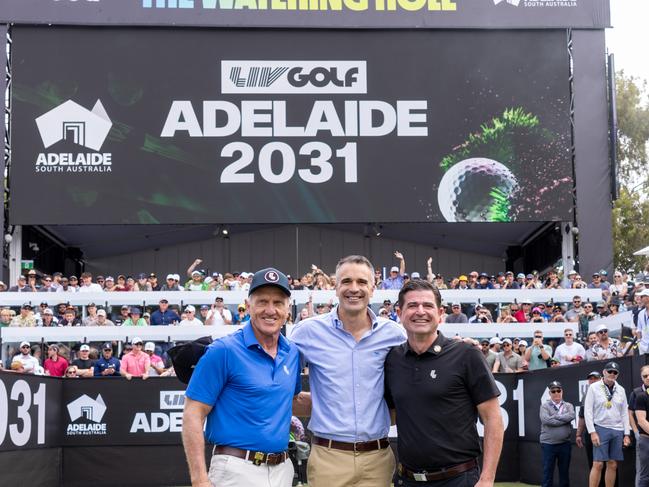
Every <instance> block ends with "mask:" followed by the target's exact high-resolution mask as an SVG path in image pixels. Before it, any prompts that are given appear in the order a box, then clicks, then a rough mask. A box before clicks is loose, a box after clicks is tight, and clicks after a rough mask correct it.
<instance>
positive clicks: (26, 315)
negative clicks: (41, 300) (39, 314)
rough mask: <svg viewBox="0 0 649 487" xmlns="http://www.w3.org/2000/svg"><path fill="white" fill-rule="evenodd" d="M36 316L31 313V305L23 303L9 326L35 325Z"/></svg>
mask: <svg viewBox="0 0 649 487" xmlns="http://www.w3.org/2000/svg"><path fill="white" fill-rule="evenodd" d="M36 324H37V323H36V317H35V316H34V313H32V305H31V304H29V303H25V304H23V305H22V306H21V307H20V314H19V315H18V316H15V317H14V318H13V319H12V320H11V323H9V326H21V327H30V328H31V327H33V326H36Z"/></svg>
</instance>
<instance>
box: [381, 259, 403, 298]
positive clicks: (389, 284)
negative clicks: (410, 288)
mask: <svg viewBox="0 0 649 487" xmlns="http://www.w3.org/2000/svg"><path fill="white" fill-rule="evenodd" d="M394 256H395V257H396V258H397V259H398V260H399V267H396V266H393V267H392V268H391V269H390V275H389V276H388V277H387V278H386V279H385V280H384V281H383V282H382V283H381V289H391V290H397V291H398V290H399V289H401V288H402V287H403V284H404V282H405V276H404V274H405V273H406V260H405V259H404V258H403V254H402V253H401V252H399V251H398V250H395V252H394Z"/></svg>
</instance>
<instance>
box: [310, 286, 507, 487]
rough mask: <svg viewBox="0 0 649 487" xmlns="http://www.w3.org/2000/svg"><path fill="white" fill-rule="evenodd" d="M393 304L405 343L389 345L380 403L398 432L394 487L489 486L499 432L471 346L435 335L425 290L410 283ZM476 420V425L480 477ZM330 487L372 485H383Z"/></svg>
mask: <svg viewBox="0 0 649 487" xmlns="http://www.w3.org/2000/svg"><path fill="white" fill-rule="evenodd" d="M398 300H399V301H398V303H399V306H398V310H399V318H400V320H401V323H402V324H403V327H404V328H405V330H406V332H407V335H408V340H407V342H406V343H403V344H401V345H398V346H394V347H392V348H391V350H390V351H389V353H388V356H387V358H386V360H385V398H386V401H387V404H388V406H389V407H390V408H391V409H394V410H395V411H396V421H397V424H396V426H397V429H398V431H399V436H398V444H397V449H398V453H399V464H398V466H397V475H398V481H395V485H408V486H410V485H413V486H414V485H419V482H421V483H422V485H427V486H435V485H439V486H448V487H451V486H456V487H459V486H469V485H471V486H473V485H478V486H481V485H484V486H488V485H493V479H494V477H495V474H496V468H497V466H498V459H499V457H500V451H501V447H502V441H503V430H504V428H503V421H502V416H501V414H500V406H499V403H498V396H499V395H500V392H499V391H498V387H497V386H496V382H495V381H494V378H493V376H492V374H491V371H490V370H489V369H488V367H487V365H486V364H485V362H484V360H483V359H482V356H481V354H480V352H479V351H478V350H476V349H475V347H474V346H473V344H472V343H465V342H464V340H462V339H459V340H456V339H449V338H447V337H446V336H444V335H443V334H442V333H441V332H440V331H439V329H438V326H439V323H440V320H441V317H442V312H443V311H442V303H441V301H442V298H441V295H440V293H439V290H438V289H436V288H434V287H433V285H432V284H430V283H429V282H428V281H424V280H418V281H415V280H413V281H410V282H409V283H407V284H406V285H405V286H404V287H403V288H402V289H401V291H399V298H398ZM510 343H511V342H510ZM310 371H311V369H310ZM451 371H452V372H451ZM478 416H479V417H480V419H481V421H482V423H483V424H484V457H483V459H482V471H480V467H479V466H478V457H479V456H480V455H481V453H482V449H481V446H480V438H479V436H478V431H477V428H476V422H477V420H478ZM351 453H352V454H353V453H354V452H353V451H352V452H351ZM312 457H313V452H312V453H311V458H312ZM311 458H309V462H311V461H312V460H311ZM348 461H349V460H348ZM351 461H352V462H353V461H354V456H351ZM359 463H360V462H359ZM332 470H334V469H333V468H332ZM336 473H337V472H335V470H334V471H332V472H331V473H329V477H331V478H334V479H335V475H336ZM309 485H310V477H309ZM320 485H323V484H318V485H316V487H319V486H320ZM332 485H334V486H349V485H363V486H368V487H369V486H375V485H376V486H377V487H378V486H389V485H390V481H389V480H388V481H387V482H385V483H379V480H378V479H377V480H376V481H375V482H366V483H352V482H347V483H337V482H335V481H334V483H332Z"/></svg>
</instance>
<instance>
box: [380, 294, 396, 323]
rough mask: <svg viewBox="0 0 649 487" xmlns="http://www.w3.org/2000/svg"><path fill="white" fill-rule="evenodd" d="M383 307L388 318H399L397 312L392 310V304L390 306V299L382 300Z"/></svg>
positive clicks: (393, 319)
mask: <svg viewBox="0 0 649 487" xmlns="http://www.w3.org/2000/svg"><path fill="white" fill-rule="evenodd" d="M383 309H385V310H386V311H387V312H388V318H389V319H391V320H392V321H397V320H398V319H399V318H398V317H397V312H396V311H395V310H394V306H392V301H390V300H389V299H384V300H383Z"/></svg>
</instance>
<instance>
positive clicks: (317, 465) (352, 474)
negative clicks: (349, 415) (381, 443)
mask: <svg viewBox="0 0 649 487" xmlns="http://www.w3.org/2000/svg"><path fill="white" fill-rule="evenodd" d="M394 467H395V459H394V454H393V453H392V448H384V449H383V450H374V451H368V452H353V451H343V450H335V449H333V448H327V447H325V446H319V445H312V449H311V455H310V456H309V463H308V464H307V476H308V482H309V487H390V484H391V482H392V475H393V474H394Z"/></svg>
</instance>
